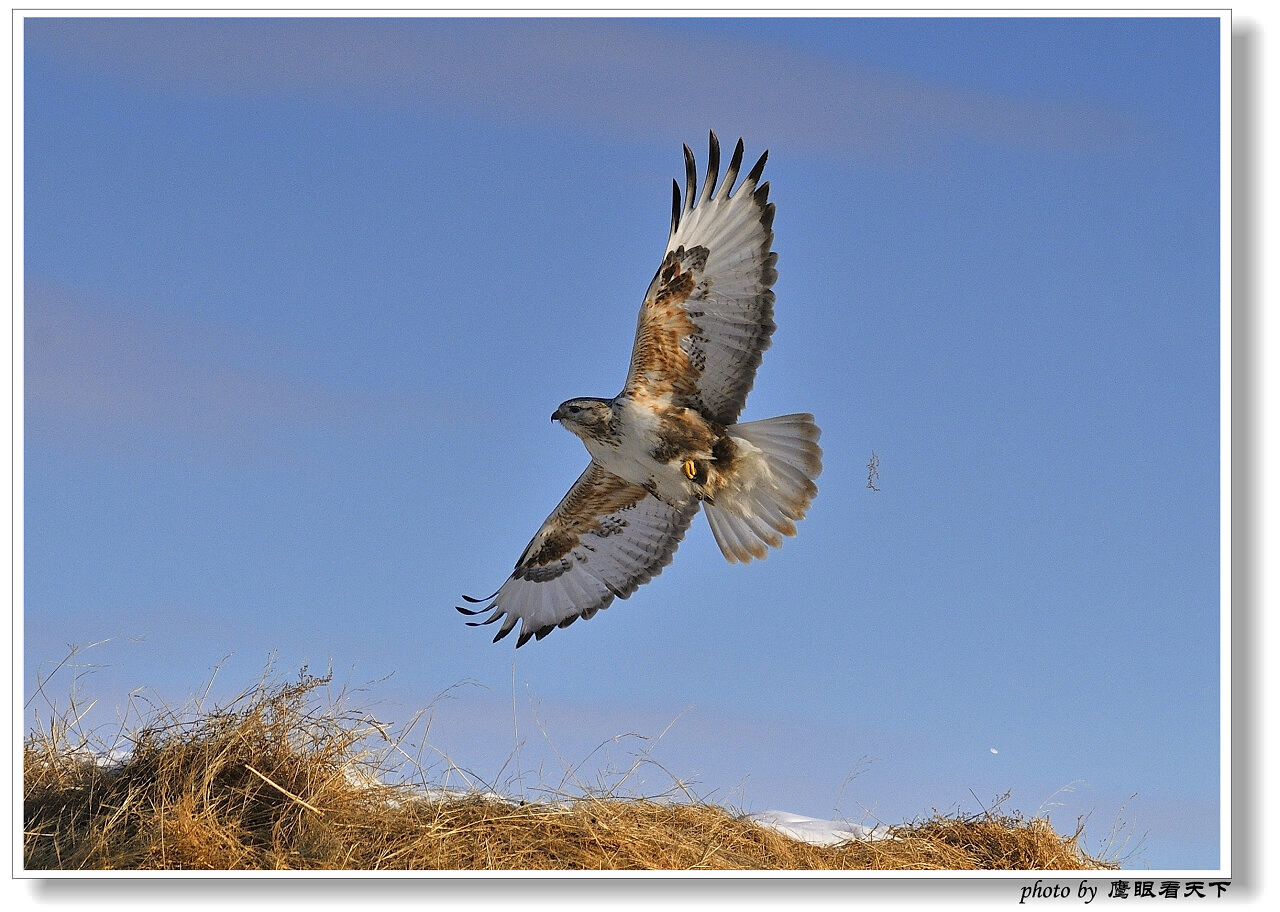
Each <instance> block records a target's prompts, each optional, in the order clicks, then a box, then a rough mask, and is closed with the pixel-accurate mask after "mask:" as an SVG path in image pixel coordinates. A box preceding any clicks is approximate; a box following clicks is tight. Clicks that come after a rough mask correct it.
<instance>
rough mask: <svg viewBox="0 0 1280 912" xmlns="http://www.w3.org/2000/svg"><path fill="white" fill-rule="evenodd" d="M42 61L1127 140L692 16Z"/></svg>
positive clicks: (184, 36)
mask: <svg viewBox="0 0 1280 912" xmlns="http://www.w3.org/2000/svg"><path fill="white" fill-rule="evenodd" d="M26 36H27V45H26V46H27V53H28V54H31V53H37V54H40V53H44V54H50V55H54V56H56V57H58V58H59V59H61V60H63V61H64V62H70V63H74V64H77V65H79V66H82V67H85V68H88V69H90V70H92V71H94V72H95V73H96V74H98V75H100V76H108V77H114V78H118V79H123V80H128V81H131V82H133V83H135V84H139V85H144V86H147V87H149V88H152V89H164V90H171V91H184V92H198V93H204V94H212V95H231V96H241V97H272V96H280V95H294V96H301V97H309V98H313V99H315V100H318V101H327V102H337V103H343V104H357V105H390V106H394V107H396V108H398V109H402V110H409V111H415V112H420V113H439V112H449V113H454V114H462V115H468V116H479V117H484V118H490V119H500V120H504V121H515V122H527V123H531V124H533V123H538V124H542V123H546V122H547V121H548V120H552V121H555V122H560V123H564V124H567V125H570V126H572V127H574V128H577V129H583V130H586V131H588V132H608V133H610V134H613V135H624V136H630V137H639V138H645V137H660V138H661V139H662V140H663V141H666V140H667V138H668V137H670V136H671V135H673V134H675V135H685V136H691V135H700V134H701V133H702V132H703V131H704V130H705V129H706V127H707V126H708V125H714V126H715V127H716V128H717V129H719V130H720V131H721V132H722V133H723V134H724V135H738V134H745V135H757V136H770V137H772V136H783V135H785V136H787V137H789V141H790V142H791V144H792V146H793V147H808V148H809V149H811V150H812V151H814V152H816V153H819V154H825V155H851V154H860V155H884V154H888V153H892V154H902V153H904V152H907V153H910V152H918V151H926V150H928V149H930V148H932V147H934V146H936V145H938V144H940V143H945V142H947V141H950V140H953V139H955V138H966V139H970V140H975V141H979V142H984V143H992V144H999V145H1013V146H1026V147H1036V148H1045V147H1050V148H1068V149H1093V148H1097V147H1099V146H1105V145H1110V144H1114V143H1117V142H1125V141H1128V140H1130V139H1132V137H1133V135H1134V128H1133V125H1132V124H1130V123H1128V122H1126V121H1125V119H1124V118H1122V117H1120V116H1119V115H1118V114H1116V113H1115V112H1112V111H1108V110H1106V109H1103V108H1100V107H1096V106H1091V105H1089V104H1087V103H1085V102H1083V101H1082V102H1080V103H1078V104H1071V103H1065V102H1061V103H1060V102H1047V101H1035V100H1031V99H1028V98H1019V97H1017V96H1015V95H1013V94H1007V95H1001V94H995V93H991V92H981V91H976V90H965V89H959V88H954V87H948V86H941V85H931V84H926V83H922V82H919V81H914V80H910V79H907V78H905V77H902V76H900V75H896V74H892V73H887V72H882V71H874V70H870V69H859V68H857V67H855V66H852V65H848V64H845V63H841V62H838V61H835V60H832V59H827V58H823V57H820V56H818V55H812V54H806V53H803V52H801V51H798V50H795V49H791V48H785V47H781V46H775V45H771V44H769V43H767V42H765V41H763V40H758V39H751V38H745V37H742V38H732V39H730V38H720V39H717V40H716V41H714V42H713V41H708V40H707V39H706V38H705V37H703V36H700V35H695V34H693V33H691V32H690V30H689V29H688V28H685V27H682V24H681V20H678V19H671V20H651V19H650V20H616V19H450V18H440V19H437V18H427V19H407V20H405V19H401V20H387V19H343V18H333V19H265V20H264V19H50V20H28V21H27V32H26Z"/></svg>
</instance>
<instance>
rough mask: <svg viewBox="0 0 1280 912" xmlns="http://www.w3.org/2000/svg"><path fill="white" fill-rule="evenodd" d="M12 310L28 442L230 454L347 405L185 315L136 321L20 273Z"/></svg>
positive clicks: (255, 448) (339, 412)
mask: <svg viewBox="0 0 1280 912" xmlns="http://www.w3.org/2000/svg"><path fill="white" fill-rule="evenodd" d="M24 311H25V312H24V321H25V326H24V330H25V339H24V344H25V353H24V359H25V365H24V368H25V370H24V373H25V378H24V379H25V388H24V410H25V422H26V434H27V442H28V443H41V442H49V441H58V442H61V443H73V444H74V445H75V446H77V447H84V446H93V445H94V444H95V442H96V444H97V445H99V446H103V447H106V448H108V449H112V450H118V449H127V450H129V451H132V452H135V453H137V452H152V453H155V452H156V451H171V450H172V449H173V448H175V447H176V448H177V449H178V450H180V451H182V452H188V453H189V452H190V451H191V450H192V449H193V448H195V449H197V450H200V451H206V452H208V451H213V452H216V453H219V454H221V455H226V454H227V453H234V454H242V453H246V452H260V451H262V450H263V448H264V447H270V446H273V445H274V444H275V443H278V442H280V441H281V440H283V439H284V438H286V437H287V436H288V435H290V434H295V433H297V432H299V431H304V430H307V429H313V428H316V427H320V426H323V425H324V424H327V423H330V422H333V421H336V420H340V419H341V418H342V417H343V415H344V413H346V412H349V411H350V410H351V403H349V402H344V401H343V400H342V399H340V398H338V397H335V396H333V395H332V393H331V392H329V391H326V390H323V389H321V388H319V387H316V386H314V385H311V384H308V383H307V382H305V381H303V380H301V379H299V378H296V377H291V376H289V375H288V374H287V373H283V372H279V373H272V372H271V371H270V370H268V369H267V368H266V367H265V366H264V364H265V363H267V362H269V358H268V356H267V354H266V353H264V352H262V351H257V352H255V351H253V346H252V345H248V344H244V340H239V341H238V340H236V339H235V338H233V337H232V336H231V335H229V334H220V333H217V332H213V331H211V330H210V329H209V328H208V327H202V326H199V325H197V324H194V323H190V322H188V321H185V320H180V319H176V318H173V319H165V320H156V321H151V322H148V321H144V320H142V319H141V318H139V317H137V316H134V315H126V314H122V313H121V312H119V310H118V309H113V308H109V307H100V306H99V307H95V306H93V305H92V304H90V303H87V302H86V301H85V299H83V297H78V296H77V295H75V294H73V293H69V292H67V291H65V290H60V289H55V288H52V287H49V286H47V285H42V284H39V283H31V282H29V283H28V287H27V290H26V295H25V300H24Z"/></svg>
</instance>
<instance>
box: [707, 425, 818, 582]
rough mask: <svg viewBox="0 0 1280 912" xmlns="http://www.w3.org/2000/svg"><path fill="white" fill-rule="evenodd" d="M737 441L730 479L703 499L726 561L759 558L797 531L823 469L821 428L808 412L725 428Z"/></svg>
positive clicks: (745, 560)
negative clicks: (711, 497)
mask: <svg viewBox="0 0 1280 912" xmlns="http://www.w3.org/2000/svg"><path fill="white" fill-rule="evenodd" d="M728 431H729V436H731V437H733V438H734V442H735V443H736V444H737V447H736V452H735V457H734V464H733V468H734V471H733V472H732V473H731V477H732V481H730V483H729V484H728V485H727V486H726V487H725V488H724V489H723V490H721V491H719V492H717V494H716V495H715V503H714V504H712V503H707V505H706V510H707V522H708V523H710V524H711V533H712V534H713V535H715V537H716V544H718V545H719V546H720V550H721V551H722V552H723V553H724V556H725V560H727V561H729V562H730V563H736V562H739V561H741V562H742V563H747V562H748V561H750V560H751V559H752V558H758V559H763V558H764V557H765V555H766V554H768V549H769V548H771V547H772V548H778V547H781V545H782V536H784V535H795V534H796V520H799V519H803V518H804V514H805V513H806V512H807V511H808V509H809V504H810V503H812V501H813V498H814V496H815V495H816V494H817V493H818V486H817V485H816V484H814V482H813V480H814V479H815V478H817V477H818V476H819V475H820V474H821V473H822V448H821V447H820V446H818V437H819V435H820V434H821V433H822V432H821V431H820V430H819V429H818V426H817V425H816V424H814V423H813V416H812V415H782V416H780V417H777V418H766V419H765V420H763V421H749V422H747V423H746V424H735V425H733V426H732V427H730V428H728Z"/></svg>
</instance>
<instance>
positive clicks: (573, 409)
mask: <svg viewBox="0 0 1280 912" xmlns="http://www.w3.org/2000/svg"><path fill="white" fill-rule="evenodd" d="M580 411H582V406H580V405H571V406H569V413H570V414H573V415H576V414H578V412H580Z"/></svg>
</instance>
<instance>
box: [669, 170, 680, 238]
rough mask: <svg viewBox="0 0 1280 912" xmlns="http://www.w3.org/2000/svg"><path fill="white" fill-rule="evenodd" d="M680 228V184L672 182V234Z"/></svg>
mask: <svg viewBox="0 0 1280 912" xmlns="http://www.w3.org/2000/svg"><path fill="white" fill-rule="evenodd" d="M678 227H680V184H679V183H678V182H677V181H674V180H673V181H672V182H671V233H672V234H675V233H676V229H677V228H678Z"/></svg>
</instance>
